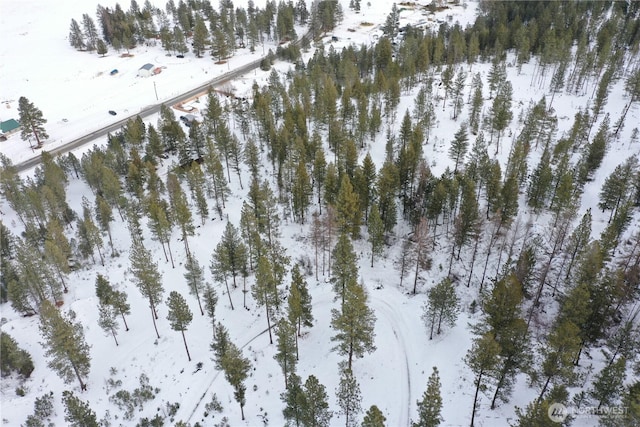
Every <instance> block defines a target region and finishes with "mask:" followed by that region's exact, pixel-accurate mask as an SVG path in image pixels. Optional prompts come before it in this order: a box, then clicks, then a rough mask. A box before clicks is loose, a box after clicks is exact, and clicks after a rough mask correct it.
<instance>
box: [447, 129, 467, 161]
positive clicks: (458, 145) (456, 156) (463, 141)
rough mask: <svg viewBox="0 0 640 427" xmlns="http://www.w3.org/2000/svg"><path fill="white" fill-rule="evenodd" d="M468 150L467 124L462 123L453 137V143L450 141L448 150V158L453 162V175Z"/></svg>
mask: <svg viewBox="0 0 640 427" xmlns="http://www.w3.org/2000/svg"><path fill="white" fill-rule="evenodd" d="M468 148H469V138H468V136H467V124H466V123H462V125H461V126H460V129H458V131H457V132H456V133H455V135H454V136H453V141H451V147H450V148H449V157H451V160H453V162H454V168H453V173H456V172H457V171H458V165H459V164H460V163H462V162H463V160H464V156H465V155H466V154H467V149H468Z"/></svg>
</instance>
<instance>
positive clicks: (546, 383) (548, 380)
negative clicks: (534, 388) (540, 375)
mask: <svg viewBox="0 0 640 427" xmlns="http://www.w3.org/2000/svg"><path fill="white" fill-rule="evenodd" d="M549 382H551V376H548V377H547V381H546V382H545V383H544V387H542V391H541V392H540V396H538V402H540V400H542V396H544V392H545V391H547V387H549Z"/></svg>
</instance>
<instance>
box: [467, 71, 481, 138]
mask: <svg viewBox="0 0 640 427" xmlns="http://www.w3.org/2000/svg"><path fill="white" fill-rule="evenodd" d="M471 91H472V94H473V95H472V99H471V110H470V111H469V127H470V128H471V133H473V134H474V135H477V134H478V128H479V127H480V114H481V113H482V104H483V102H484V98H483V97H482V76H480V73H476V74H475V75H474V76H473V81H472V83H471Z"/></svg>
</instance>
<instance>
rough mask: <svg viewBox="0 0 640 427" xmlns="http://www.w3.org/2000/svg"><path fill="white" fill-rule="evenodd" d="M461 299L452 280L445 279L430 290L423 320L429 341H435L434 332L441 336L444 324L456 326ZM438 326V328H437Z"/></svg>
mask: <svg viewBox="0 0 640 427" xmlns="http://www.w3.org/2000/svg"><path fill="white" fill-rule="evenodd" d="M459 301H460V300H459V298H458V296H457V295H456V290H455V288H454V287H453V283H452V282H451V279H449V278H445V279H443V280H442V281H441V282H440V283H438V284H437V285H435V286H434V287H433V288H431V289H429V292H428V299H427V303H426V304H425V306H424V313H423V315H422V318H423V320H424V322H425V324H426V326H427V328H428V329H429V339H433V331H434V329H436V333H437V334H438V335H440V332H441V330H442V322H443V321H444V322H445V323H446V324H448V325H449V326H453V325H455V322H456V319H457V318H458V311H459V310H460V307H459V304H460V302H459ZM436 326H437V328H436Z"/></svg>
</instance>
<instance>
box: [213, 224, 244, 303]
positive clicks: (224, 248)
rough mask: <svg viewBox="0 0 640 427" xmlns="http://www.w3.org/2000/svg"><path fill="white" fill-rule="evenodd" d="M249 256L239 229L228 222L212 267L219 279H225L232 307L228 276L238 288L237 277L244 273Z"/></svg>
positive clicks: (214, 253) (216, 250)
mask: <svg viewBox="0 0 640 427" xmlns="http://www.w3.org/2000/svg"><path fill="white" fill-rule="evenodd" d="M247 257H248V254H247V247H246V246H245V245H244V243H243V242H242V240H241V238H240V235H239V234H238V229H237V228H236V227H235V226H234V225H233V224H232V223H231V222H227V225H226V227H225V230H224V233H223V234H222V239H221V240H220V242H219V243H218V245H217V246H216V249H215V250H214V252H213V255H212V259H211V266H210V267H211V272H212V273H213V275H214V277H216V278H217V279H218V280H221V279H222V280H224V283H225V286H226V288H227V293H228V295H229V303H230V304H231V306H232V308H233V303H232V302H231V293H230V292H229V285H228V282H227V277H229V276H231V278H232V280H233V287H234V288H236V287H237V283H236V277H237V276H238V275H240V274H242V273H243V270H244V266H245V265H246V264H247Z"/></svg>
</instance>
